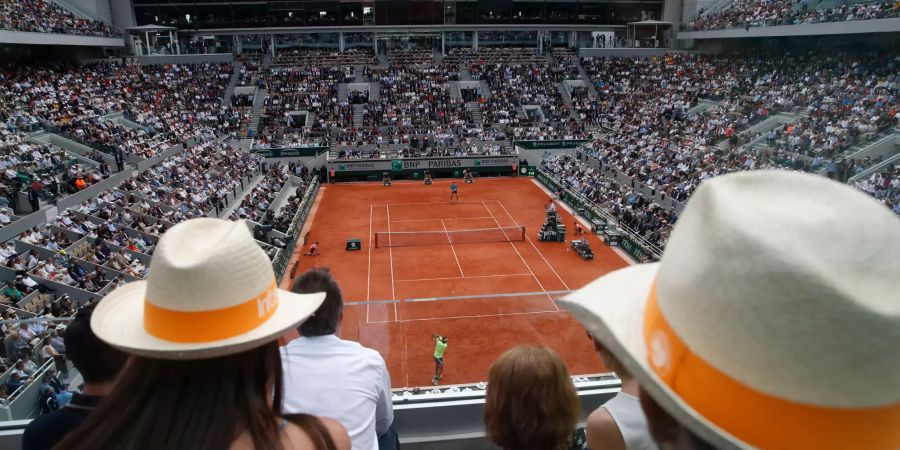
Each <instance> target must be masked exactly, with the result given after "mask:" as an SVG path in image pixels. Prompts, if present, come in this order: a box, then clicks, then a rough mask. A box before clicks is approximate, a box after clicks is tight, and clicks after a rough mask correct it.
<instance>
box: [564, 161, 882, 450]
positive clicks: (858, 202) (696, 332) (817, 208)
mask: <svg viewBox="0 0 900 450" xmlns="http://www.w3.org/2000/svg"><path fill="white" fill-rule="evenodd" d="M562 303H563V304H564V305H565V306H566V307H567V308H568V309H569V310H570V311H571V313H572V315H573V316H574V317H575V318H576V319H577V320H578V321H579V322H581V323H582V324H583V325H584V326H585V328H587V329H588V331H589V332H590V333H591V334H592V335H593V336H594V338H595V339H597V340H598V341H599V342H601V343H602V344H603V346H604V347H606V348H607V349H609V350H610V351H611V352H612V353H613V354H614V355H615V356H616V357H617V358H619V359H620V360H621V362H622V363H623V364H624V365H625V367H626V368H627V369H628V370H629V371H630V372H631V373H633V374H634V376H635V377H636V378H637V380H638V382H639V383H640V385H641V388H642V389H643V390H645V391H647V393H648V394H650V396H651V397H653V399H654V400H656V402H657V403H659V404H660V405H661V406H662V407H663V408H664V409H665V410H666V411H668V412H669V413H670V414H672V416H673V417H675V418H676V419H677V420H678V421H679V422H680V423H681V424H683V425H684V426H685V427H687V428H688V429H689V430H690V431H691V432H693V433H694V434H696V435H697V436H699V437H700V438H702V439H704V440H706V441H707V442H709V443H710V444H712V445H713V446H715V447H716V448H749V447H761V448H768V449H791V450H793V449H817V450H819V449H837V448H856V449H898V448H900V219H898V218H897V217H896V216H895V215H894V214H893V213H891V212H890V211H889V210H888V209H886V208H884V207H883V206H882V205H880V204H878V203H877V202H876V201H875V200H873V199H872V198H870V197H868V196H866V195H865V194H863V193H862V192H860V191H858V190H856V189H853V188H850V187H849V186H846V185H842V184H839V183H836V182H833V181H830V180H828V179H826V178H824V177H820V176H815V175H808V174H800V173H796V172H786V171H777V172H772V171H756V172H747V173H740V174H732V175H726V176H722V177H717V178H714V179H712V180H710V181H707V182H704V183H703V184H701V186H700V187H699V188H698V189H697V191H696V193H695V194H694V195H693V196H692V197H691V199H690V201H689V202H688V205H687V207H686V208H685V210H684V212H683V214H682V216H681V219H680V220H679V221H678V224H677V225H676V227H675V229H674V230H673V232H672V235H671V238H670V240H669V244H668V246H667V248H666V251H665V254H664V255H663V257H662V260H661V262H659V263H656V264H644V265H637V266H632V267H629V268H625V269H621V270H618V271H615V272H612V273H610V274H607V275H606V276H603V277H601V278H600V279H598V280H595V281H594V282H592V283H590V284H588V285H587V286H585V287H584V288H582V289H580V290H579V291H577V292H575V293H573V294H571V295H569V296H568V297H566V298H565V299H564V300H563V301H562Z"/></svg>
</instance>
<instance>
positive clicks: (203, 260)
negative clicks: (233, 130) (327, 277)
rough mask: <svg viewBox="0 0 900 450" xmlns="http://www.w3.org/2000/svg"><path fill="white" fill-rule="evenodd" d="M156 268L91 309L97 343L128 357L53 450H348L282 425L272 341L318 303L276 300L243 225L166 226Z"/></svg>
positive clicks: (334, 432) (342, 434) (314, 297)
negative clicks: (96, 404) (89, 411)
mask: <svg viewBox="0 0 900 450" xmlns="http://www.w3.org/2000/svg"><path fill="white" fill-rule="evenodd" d="M152 268H153V270H152V271H151V274H150V276H149V277H148V279H147V280H146V281H136V282H133V283H129V284H126V285H124V286H121V287H119V288H116V289H115V290H113V291H112V292H111V293H110V294H108V295H107V296H106V297H105V298H104V299H103V300H102V301H101V302H100V303H99V304H98V305H97V307H96V309H95V311H94V313H93V316H92V317H91V328H92V329H93V331H94V333H95V334H96V335H97V337H99V338H100V339H101V340H103V341H105V342H107V343H108V344H110V345H112V346H114V347H116V348H119V349H120V350H123V351H125V352H127V353H130V354H132V355H133V356H132V358H131V361H130V364H129V365H128V367H127V368H126V369H125V372H124V373H123V374H122V375H121V376H120V378H119V379H118V380H117V382H116V384H115V387H114V388H113V391H112V392H111V393H110V395H109V396H108V397H107V398H106V399H105V400H104V401H103V402H102V403H101V404H100V406H99V407H98V408H97V410H96V411H94V412H93V413H92V414H91V415H90V416H88V418H87V420H85V421H84V422H83V423H82V424H81V426H80V427H79V428H78V429H77V430H75V431H74V432H73V433H71V434H70V435H68V436H67V437H66V439H65V440H63V441H62V442H60V444H59V445H58V446H56V447H55V448H56V449H57V450H74V449H128V450H155V449H167V450H222V449H232V450H238V449H240V450H245V449H246V450H332V449H333V450H349V448H350V438H349V437H348V435H347V431H346V430H345V429H344V427H343V426H342V425H341V424H339V423H338V422H336V421H334V420H331V419H320V418H318V417H314V416H309V415H295V416H284V415H282V414H281V395H282V391H283V382H282V371H281V357H280V353H279V351H278V344H277V342H276V340H277V339H278V337H279V336H280V335H282V334H284V332H285V331H287V330H290V329H292V328H296V327H297V326H298V325H299V324H300V323H302V322H303V321H304V320H305V319H306V318H307V317H309V316H310V315H311V314H312V313H313V312H315V310H316V309H317V308H318V306H319V305H320V304H321V303H322V299H323V298H324V295H323V294H321V293H315V294H294V293H291V292H289V291H282V290H280V289H278V288H277V285H276V282H275V276H274V273H273V272H272V266H271V263H270V262H269V260H268V258H267V257H266V255H265V253H264V252H263V250H262V249H261V248H259V247H258V246H257V245H256V243H255V242H254V241H253V238H252V236H251V235H250V231H249V230H248V228H247V227H246V226H244V225H243V224H241V223H240V222H228V221H224V220H219V219H209V218H203V219H194V220H189V221H186V222H182V223H180V224H178V225H176V226H174V227H172V228H171V229H170V230H169V232H168V233H166V234H165V235H164V236H163V237H162V238H161V239H160V241H159V244H158V246H157V250H156V254H155V255H154V257H153V262H152Z"/></svg>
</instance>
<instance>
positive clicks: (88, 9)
mask: <svg viewBox="0 0 900 450" xmlns="http://www.w3.org/2000/svg"><path fill="white" fill-rule="evenodd" d="M52 1H53V3H56V4H58V5H60V6H62V7H63V8H66V9H68V10H70V11H72V12H74V13H76V14H78V15H80V16H86V17H90V18H92V19H97V20H100V21H103V22H106V23H112V18H111V16H110V8H109V0H52Z"/></svg>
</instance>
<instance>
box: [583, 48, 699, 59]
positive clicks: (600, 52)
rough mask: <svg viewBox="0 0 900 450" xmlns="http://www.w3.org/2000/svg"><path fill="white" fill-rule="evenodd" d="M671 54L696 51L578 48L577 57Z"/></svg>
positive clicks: (629, 56) (632, 56) (693, 51)
mask: <svg viewBox="0 0 900 450" xmlns="http://www.w3.org/2000/svg"><path fill="white" fill-rule="evenodd" d="M671 53H698V52H697V51H696V50H678V49H671V48H580V49H578V55H579V56H601V57H607V58H635V57H644V58H646V57H650V56H662V55H665V54H671Z"/></svg>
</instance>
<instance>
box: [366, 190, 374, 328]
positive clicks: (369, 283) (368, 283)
mask: <svg viewBox="0 0 900 450" xmlns="http://www.w3.org/2000/svg"><path fill="white" fill-rule="evenodd" d="M372 239H373V238H372V205H369V236H368V238H367V239H366V240H367V241H368V242H369V267H368V268H367V269H366V323H369V303H368V301H369V300H371V292H372Z"/></svg>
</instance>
